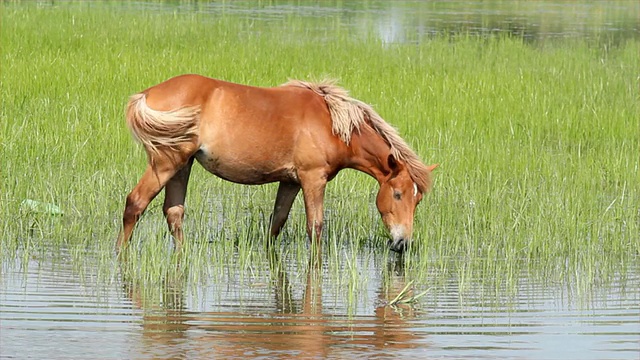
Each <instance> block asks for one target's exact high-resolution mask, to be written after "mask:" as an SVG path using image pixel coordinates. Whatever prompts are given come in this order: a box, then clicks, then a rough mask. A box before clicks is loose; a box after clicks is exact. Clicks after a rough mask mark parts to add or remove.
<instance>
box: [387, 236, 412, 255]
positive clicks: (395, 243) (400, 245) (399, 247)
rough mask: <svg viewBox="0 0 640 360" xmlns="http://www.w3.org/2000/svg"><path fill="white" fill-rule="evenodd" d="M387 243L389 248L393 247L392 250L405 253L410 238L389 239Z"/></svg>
mask: <svg viewBox="0 0 640 360" xmlns="http://www.w3.org/2000/svg"><path fill="white" fill-rule="evenodd" d="M387 244H388V245H389V249H391V250H392V251H395V252H397V253H403V252H404V251H405V250H407V247H408V244H409V240H406V239H404V238H400V239H389V241H388V242H387Z"/></svg>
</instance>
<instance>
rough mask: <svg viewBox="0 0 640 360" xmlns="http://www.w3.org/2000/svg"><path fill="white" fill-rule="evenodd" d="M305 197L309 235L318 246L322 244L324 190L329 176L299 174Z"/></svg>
mask: <svg viewBox="0 0 640 360" xmlns="http://www.w3.org/2000/svg"><path fill="white" fill-rule="evenodd" d="M298 177H299V178H300V183H301V185H302V193H303V195H304V208H305V212H306V214H307V235H309V239H310V240H311V241H312V242H313V241H315V243H316V244H318V245H319V244H320V238H321V236H322V225H323V217H324V213H323V211H324V190H325V187H326V185H327V176H326V175H325V174H324V172H312V173H303V174H300V173H299V174H298Z"/></svg>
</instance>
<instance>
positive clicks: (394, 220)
mask: <svg viewBox="0 0 640 360" xmlns="http://www.w3.org/2000/svg"><path fill="white" fill-rule="evenodd" d="M387 162H388V166H389V169H390V170H391V172H390V174H389V175H388V176H387V177H386V178H385V179H384V180H383V181H381V182H380V191H379V192H378V196H377V197H376V206H377V207H378V211H380V215H381V216H382V222H383V223H384V225H385V226H386V227H387V230H389V234H390V235H391V239H389V247H390V248H391V250H394V251H397V252H402V251H404V250H405V249H406V248H407V246H408V245H409V243H411V234H412V233H413V216H414V213H415V210H416V206H417V205H418V204H419V203H420V201H421V200H422V196H423V194H422V190H421V189H420V187H419V186H418V185H417V184H416V183H415V181H413V179H412V178H411V175H410V174H409V171H408V170H407V167H406V166H405V164H404V163H402V162H399V161H397V160H395V158H394V157H393V156H389V158H388V160H387ZM436 166H437V165H432V166H429V167H427V168H428V171H431V170H433V169H435V167H436Z"/></svg>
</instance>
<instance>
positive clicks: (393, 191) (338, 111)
mask: <svg viewBox="0 0 640 360" xmlns="http://www.w3.org/2000/svg"><path fill="white" fill-rule="evenodd" d="M126 120H127V125H128V126H129V128H130V130H131V132H132V133H133V136H134V137H135V138H136V140H138V141H139V142H140V143H142V145H143V146H144V148H145V150H146V152H147V155H148V159H149V164H148V165H147V169H146V171H145V173H144V175H143V176H142V178H141V179H140V181H139V182H138V184H137V185H136V186H135V188H134V189H133V190H132V191H131V193H130V194H129V195H128V196H127V202H126V207H125V210H124V215H123V229H122V231H121V232H120V235H119V237H118V241H117V244H116V248H117V249H118V250H119V249H120V248H121V247H122V246H123V245H125V244H126V243H127V241H128V240H129V238H130V237H131V233H132V232H133V228H134V225H135V224H136V222H137V220H138V218H139V217H140V215H141V214H142V213H143V211H144V210H145V209H146V208H147V205H149V203H150V202H151V200H152V199H153V198H154V197H155V196H156V195H158V193H159V192H160V191H161V190H162V189H163V188H164V189H165V199H164V206H163V211H164V214H165V216H166V219H167V222H168V225H169V229H170V231H171V233H172V235H173V236H174V238H175V243H176V246H177V247H179V246H181V244H182V238H183V235H182V220H183V217H184V200H185V194H186V191H187V182H188V181H189V174H190V172H191V165H192V164H193V160H194V159H197V160H198V162H199V163H200V164H201V165H202V166H203V167H204V168H205V169H207V170H208V171H210V172H211V173H213V174H215V175H217V176H219V177H221V178H223V179H225V180H228V181H232V182H236V183H240V184H251V185H258V184H265V183H270V182H276V181H278V182H280V185H279V187H278V194H277V197H276V201H275V206H274V209H273V215H272V216H271V235H272V236H277V235H278V234H279V233H280V230H281V229H282V227H283V225H284V223H285V221H286V220H287V217H288V216H289V210H290V209H291V205H292V204H293V201H294V199H295V197H296V195H297V194H298V192H299V191H300V189H302V193H303V196H304V204H305V211H306V215H307V235H308V236H309V238H310V239H314V236H315V239H319V238H320V235H321V232H322V224H323V201H324V191H325V185H326V184H327V182H328V181H330V180H331V179H333V178H334V177H335V176H336V174H337V173H338V172H339V171H340V170H342V169H344V168H352V169H356V170H360V171H363V172H365V173H367V174H369V175H371V176H372V177H374V178H375V179H376V180H377V181H378V183H379V184H380V191H379V192H378V196H377V199H376V205H377V207H378V210H379V211H380V214H381V215H382V221H383V222H384V224H385V226H386V227H387V229H388V230H389V232H390V235H391V240H389V246H390V247H391V249H392V250H395V251H403V250H404V249H405V247H406V245H407V244H408V243H409V242H410V240H411V233H412V229H413V216H414V211H415V208H416V205H417V204H418V203H419V202H420V200H421V199H422V194H423V193H424V192H426V191H427V190H429V188H430V186H431V176H430V174H431V171H432V170H433V169H434V168H435V167H436V166H437V165H431V166H426V165H424V164H423V163H422V162H421V161H420V159H419V158H418V157H417V156H416V154H415V153H414V152H413V151H412V150H411V149H410V148H409V146H407V144H406V143H405V142H404V141H403V140H402V138H400V136H399V135H398V133H397V131H396V130H395V129H394V128H393V127H391V126H390V125H389V124H387V123H386V122H385V121H384V120H383V119H382V118H381V117H380V116H379V115H378V114H377V113H376V112H375V111H374V110H373V109H372V108H371V107H370V106H369V105H367V104H365V103H363V102H361V101H358V100H355V99H353V98H351V97H349V96H348V94H347V92H346V91H345V90H344V89H342V88H340V87H338V86H336V85H334V83H333V82H331V81H324V82H321V83H318V84H313V83H308V82H302V81H297V80H293V81H289V82H288V83H286V84H284V85H282V86H279V87H274V88H259V87H251V86H245V85H239V84H233V83H229V82H225V81H220V80H214V79H211V78H207V77H203V76H199V75H181V76H177V77H174V78H172V79H169V80H167V81H165V82H163V83H161V84H158V85H156V86H153V87H150V88H148V89H147V90H144V91H143V92H141V93H139V94H136V95H133V96H132V97H131V98H130V101H129V104H128V107H127V118H126ZM316 241H318V240H316Z"/></svg>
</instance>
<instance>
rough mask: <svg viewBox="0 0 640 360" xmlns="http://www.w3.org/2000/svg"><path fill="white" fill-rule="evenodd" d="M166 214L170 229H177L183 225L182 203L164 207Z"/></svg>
mask: <svg viewBox="0 0 640 360" xmlns="http://www.w3.org/2000/svg"><path fill="white" fill-rule="evenodd" d="M163 211H164V216H165V217H166V218H167V224H168V225H169V230H171V231H175V230H176V229H177V228H180V227H182V219H183V218H184V207H183V206H182V205H178V206H172V207H169V208H164V209H163Z"/></svg>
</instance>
